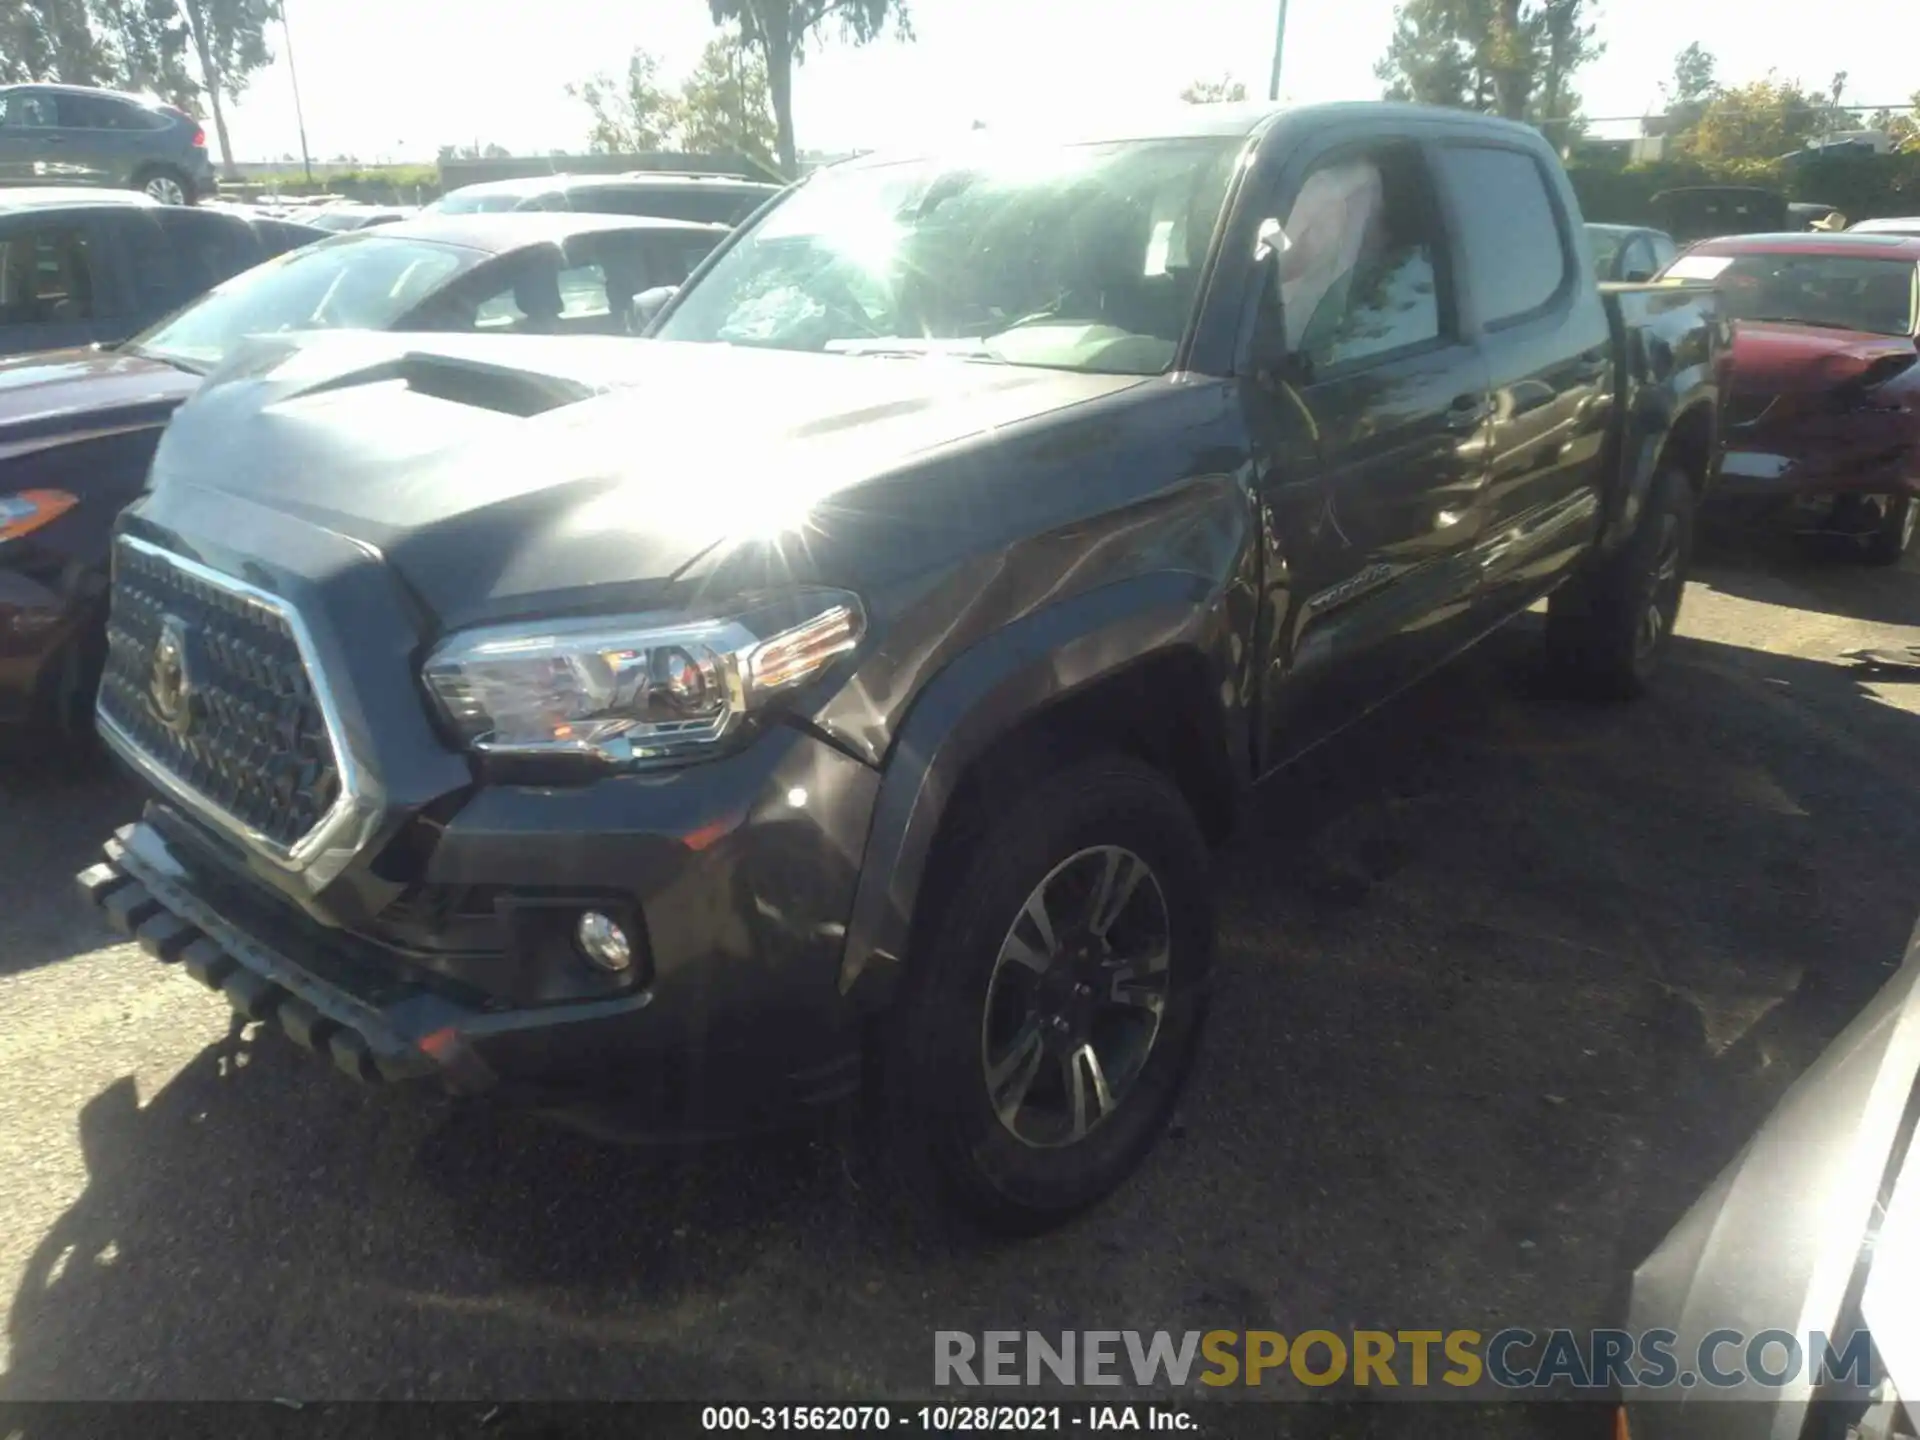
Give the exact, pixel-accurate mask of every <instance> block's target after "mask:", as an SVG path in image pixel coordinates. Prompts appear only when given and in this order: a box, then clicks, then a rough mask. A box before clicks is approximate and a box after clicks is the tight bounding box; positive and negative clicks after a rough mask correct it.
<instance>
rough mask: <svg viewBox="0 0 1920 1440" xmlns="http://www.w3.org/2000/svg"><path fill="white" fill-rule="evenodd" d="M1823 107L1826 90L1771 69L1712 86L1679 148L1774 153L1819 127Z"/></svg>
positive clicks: (1713, 156) (1795, 146)
mask: <svg viewBox="0 0 1920 1440" xmlns="http://www.w3.org/2000/svg"><path fill="white" fill-rule="evenodd" d="M1827 113H1828V101H1827V98H1826V97H1825V96H1815V95H1809V94H1807V92H1806V91H1804V90H1802V89H1801V88H1800V87H1799V86H1798V85H1797V84H1795V83H1793V82H1792V81H1787V80H1780V79H1776V78H1775V77H1774V76H1773V75H1771V74H1770V75H1768V76H1767V78H1766V79H1764V80H1755V81H1753V82H1752V83H1751V84H1747V85H1737V86H1734V87H1733V88H1731V89H1723V90H1720V91H1718V92H1716V93H1715V95H1714V97H1713V98H1712V99H1711V100H1709V101H1708V102H1707V104H1706V107H1705V109H1704V110H1703V111H1702V112H1701V115H1700V122H1699V124H1698V125H1696V126H1695V127H1694V129H1693V133H1692V134H1690V135H1689V136H1687V138H1686V141H1685V144H1684V149H1685V150H1686V152H1687V153H1688V154H1689V155H1692V156H1693V157H1695V158H1696V159H1699V160H1706V161H1724V160H1774V159H1778V158H1779V157H1780V156H1782V155H1785V154H1788V153H1789V152H1791V151H1794V150H1799V149H1801V148H1802V147H1804V146H1805V145H1806V143H1807V141H1808V140H1810V139H1812V138H1813V137H1814V136H1815V135H1816V134H1818V133H1820V127H1821V125H1822V124H1823V123H1824V121H1825V117H1826V115H1827Z"/></svg>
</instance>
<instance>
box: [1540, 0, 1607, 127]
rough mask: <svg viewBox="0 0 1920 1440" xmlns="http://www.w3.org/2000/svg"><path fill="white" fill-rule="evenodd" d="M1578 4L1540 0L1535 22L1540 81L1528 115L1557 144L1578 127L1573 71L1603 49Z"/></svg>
mask: <svg viewBox="0 0 1920 1440" xmlns="http://www.w3.org/2000/svg"><path fill="white" fill-rule="evenodd" d="M1581 6H1582V0H1543V3H1542V4H1541V7H1540V13H1539V17H1538V21H1537V32H1536V46H1537V49H1538V53H1539V65H1540V71H1539V74H1540V80H1539V87H1538V90H1537V91H1536V93H1535V96H1534V99H1533V101H1532V103H1531V107H1530V111H1529V118H1531V119H1532V120H1533V122H1534V124H1536V125H1538V126H1539V127H1540V129H1541V130H1542V132H1544V133H1545V135H1546V136H1547V138H1548V139H1549V140H1551V141H1553V143H1554V144H1555V145H1556V146H1564V145H1565V144H1566V143H1567V141H1568V140H1569V139H1571V138H1572V136H1573V135H1574V134H1575V133H1576V132H1577V131H1578V130H1579V128H1580V121H1579V119H1578V115H1579V110H1580V97H1579V96H1578V95H1576V94H1575V93H1574V91H1573V85H1572V83H1571V82H1572V79H1573V74H1574V72H1575V71H1576V70H1578V69H1579V68H1580V67H1581V66H1582V65H1585V64H1586V63H1587V62H1588V61H1590V60H1597V59H1599V58H1600V56H1601V54H1603V53H1604V52H1605V50H1606V46H1604V45H1602V44H1601V43H1600V42H1599V41H1598V40H1596V39H1595V38H1594V27H1593V26H1592V25H1590V24H1586V23H1584V17H1583V15H1582V13H1581Z"/></svg>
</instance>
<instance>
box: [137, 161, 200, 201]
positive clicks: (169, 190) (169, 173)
mask: <svg viewBox="0 0 1920 1440" xmlns="http://www.w3.org/2000/svg"><path fill="white" fill-rule="evenodd" d="M133 188H134V189H136V190H141V191H144V192H145V193H146V194H147V195H148V196H150V197H151V198H153V199H155V200H158V201H159V202H160V203H161V204H162V205H191V204H193V182H192V181H191V180H189V179H187V177H186V176H185V175H182V174H181V173H180V172H179V171H178V170H176V169H174V168H173V167H172V166H171V165H150V166H148V167H147V168H146V169H144V170H142V171H141V172H140V173H139V174H138V175H135V176H134V177H133Z"/></svg>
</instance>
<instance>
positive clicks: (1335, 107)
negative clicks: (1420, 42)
mask: <svg viewBox="0 0 1920 1440" xmlns="http://www.w3.org/2000/svg"><path fill="white" fill-rule="evenodd" d="M1281 116H1286V117H1289V118H1290V119H1295V120H1299V121H1302V122H1304V123H1309V124H1310V123H1312V122H1313V121H1315V120H1320V119H1324V120H1335V119H1338V120H1342V121H1348V122H1351V121H1364V120H1401V121H1415V120H1418V121H1422V122H1427V123H1431V122H1434V121H1439V122H1442V123H1445V124H1447V125H1450V126H1455V127H1466V126H1472V127H1474V128H1476V129H1498V130H1502V131H1507V132H1510V133H1513V134H1517V135H1521V136H1524V137H1528V138H1531V139H1532V140H1534V141H1536V142H1538V141H1540V140H1541V136H1540V132H1539V131H1537V130H1535V129H1533V128H1532V127H1531V126H1527V125H1521V124H1519V123H1518V122H1516V121H1512V120H1502V119H1500V118H1499V117H1497V116H1493V115H1480V114H1476V113H1474V112H1472V111H1467V110H1452V109H1447V108H1445V107H1442V106H1438V105H1405V104H1401V103H1400V102H1398V101H1393V100H1338V101H1331V102H1328V103H1326V104H1323V105H1282V104H1279V103H1278V102H1276V101H1271V100H1246V101H1235V102H1232V103H1226V104H1219V105H1171V106H1159V107H1149V108H1145V109H1142V108H1141V107H1139V106H1126V107H1123V108H1121V109H1119V110H1117V111H1113V112H1107V113H1100V112H1099V111H1098V110H1096V112H1095V113H1094V114H1093V115H1092V116H1084V115H1076V117H1075V118H1073V119H1070V120H1067V121H1064V122H1062V123H1061V124H1060V125H1059V126H1047V127H1044V128H1040V129H1035V128H1032V127H1029V126H1025V125H1022V126H1017V127H1011V128H1009V129H1008V130H1006V131H999V130H996V129H995V128H994V127H992V126H986V127H983V128H981V129H979V130H975V131H971V132H968V134H967V135H966V136H964V137H963V138H961V139H960V140H959V141H958V142H957V144H955V145H953V146H952V147H951V148H955V149H962V148H964V147H965V146H967V145H970V144H986V145H992V144H995V143H997V142H999V141H1001V140H1015V141H1018V142H1019V143H1020V144H1023V145H1025V144H1030V143H1034V142H1048V141H1050V142H1053V143H1056V144H1099V143H1101V142H1103V141H1122V140H1201V139H1208V138H1212V137H1220V138H1228V139H1230V138H1232V137H1234V136H1252V135H1254V134H1256V133H1258V132H1259V131H1260V130H1262V129H1264V128H1265V127H1266V126H1267V124H1268V123H1269V122H1271V121H1273V120H1276V119H1278V118H1280V117H1281ZM942 148H948V147H941V146H938V145H929V146H921V147H916V148H915V149H912V150H893V151H884V150H882V151H875V152H873V153H871V154H868V155H860V156H856V157H855V158H853V159H851V160H842V161H840V162H839V164H837V165H835V166H832V167H830V168H833V169H841V168H849V169H850V168H854V167H858V166H864V165H868V164H883V165H884V164H889V163H892V162H896V161H899V160H903V159H908V158H912V157H913V156H916V155H927V154H931V153H937V152H938V151H939V150H940V149H942Z"/></svg>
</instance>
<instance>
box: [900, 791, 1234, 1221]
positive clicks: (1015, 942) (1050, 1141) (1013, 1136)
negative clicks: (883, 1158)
mask: <svg viewBox="0 0 1920 1440" xmlns="http://www.w3.org/2000/svg"><path fill="white" fill-rule="evenodd" d="M981 808H982V809H983V810H984V812H985V813H984V815H982V816H981V817H980V823H977V824H975V825H973V826H970V827H969V828H968V830H967V831H966V832H965V833H964V835H963V836H962V837H961V838H960V839H959V841H958V843H957V844H955V845H953V846H951V847H948V848H946V849H945V851H944V853H945V855H946V856H947V857H948V859H949V860H950V862H951V863H950V864H948V865H947V866H945V867H944V868H945V870H946V872H947V875H948V877H949V878H948V883H947V884H946V885H944V886H943V887H942V889H941V890H940V891H939V892H938V893H937V894H935V895H933V896H930V897H929V898H928V901H927V903H928V904H929V906H930V907H931V910H930V913H928V914H927V915H926V916H924V917H923V918H924V920H925V921H927V922H928V923H925V924H922V925H920V926H917V927H916V933H917V934H919V935H923V936H925V937H926V939H925V941H924V942H923V946H924V948H923V949H921V951H920V952H919V953H918V954H916V955H915V957H914V958H913V960H912V962H911V966H910V970H909V973H908V978H907V981H906V985H905V988H904V993H903V994H902V996H901V998H900V1003H899V1005H898V1006H897V1008H896V1009H895V1010H894V1011H893V1012H892V1013H891V1014H890V1015H889V1017H888V1020H887V1023H888V1025H889V1028H890V1040H891V1043H890V1045H889V1046H888V1047H887V1051H886V1056H885V1068H884V1071H883V1081H882V1083H883V1084H884V1085H885V1087H886V1092H887V1093H886V1097H885V1099H886V1106H887V1115H888V1120H889V1122H890V1123H889V1132H890V1133H889V1135H888V1137H887V1138H888V1140H889V1142H890V1145H891V1147H892V1149H893V1151H894V1159H895V1161H896V1162H897V1163H898V1164H899V1165H900V1167H901V1169H902V1170H903V1171H904V1173H905V1175H906V1177H907V1178H908V1180H909V1183H910V1185H911V1187H912V1188H913V1189H914V1190H915V1191H916V1192H918V1193H919V1195H920V1196H921V1197H922V1198H927V1199H932V1200H934V1201H936V1202H937V1203H938V1204H939V1206H940V1207H941V1208H942V1209H944V1210H946V1211H947V1212H949V1213H952V1212H954V1211H957V1212H959V1214H960V1215H962V1216H964V1217H965V1218H966V1219H968V1220H970V1221H971V1222H973V1223H974V1224H976V1225H979V1226H981V1227H984V1228H985V1229H988V1230H990V1231H993V1232H996V1233H1000V1234H1033V1233H1037V1232H1038V1231H1041V1230H1045V1229H1047V1228H1049V1227H1051V1226H1054V1225H1057V1224H1059V1223H1061V1222H1062V1221H1064V1220H1066V1219H1068V1218H1069V1217H1071V1216H1072V1215H1074V1214H1076V1213H1077V1212H1079V1211H1081V1210H1083V1209H1085V1208H1087V1207H1088V1206H1090V1205H1092V1204H1093V1203H1094V1202H1095V1201H1097V1200H1099V1199H1101V1198H1102V1197H1103V1196H1105V1195H1106V1194H1108V1192H1110V1191H1111V1190H1113V1189H1114V1188H1115V1187H1116V1186H1117V1185H1119V1184H1120V1182H1121V1181H1123V1180H1124V1179H1126V1177H1127V1176H1128V1175H1129V1174H1130V1173H1131V1172H1132V1171H1133V1170H1134V1168H1135V1167H1136V1166H1137V1165H1139V1163H1140V1161H1141V1160H1142V1159H1143V1158H1144V1157H1145V1156H1146V1154H1147V1152H1148V1151H1149V1150H1150V1149H1151V1148H1152V1146H1153V1144H1154V1142H1155V1141H1156V1140H1157V1139H1158V1138H1159V1135H1160V1132H1161V1130H1162V1129H1163V1128H1164V1127H1165V1125H1166V1121H1167V1117H1168V1116H1169V1115H1170V1114H1171V1112H1172V1110H1173V1106H1174V1103H1175V1101H1176V1100H1177V1099H1178V1098H1179V1094H1180V1090H1181V1088H1182V1086H1183V1084H1184V1083H1185V1079H1186V1075H1187V1071H1188V1069H1189V1068H1190V1063H1191V1061H1192V1058H1193V1055H1194V1052H1195V1050H1196V1048H1197V1045H1198V1041H1199V1037H1200V1033H1201V1029H1202V1027H1203V1022H1204V1019H1205V1014H1206V998H1207V977H1208V971H1209V968H1210V966H1211V962H1212V956H1213V896H1212V889H1211V884H1210V880H1209V876H1208V852H1207V845H1206V841H1205V839H1204V838H1203V837H1202V835H1201V833H1200V828H1199V826H1198V824H1197V823H1196V822H1195V819H1194V816H1193V814H1192V812H1191V810H1190V809H1189V808H1188V806H1187V804H1186V802H1185V801H1184V800H1183V799H1182V798H1181V796H1180V793H1179V792H1178V791H1177V790H1176V789H1175V788H1174V786H1173V785H1172V783H1171V782H1170V781H1169V780H1168V779H1167V778H1166V776H1164V775H1162V774H1161V773H1160V772H1159V771H1157V770H1154V769H1152V768H1151V767H1149V766H1147V765H1144V764H1142V763H1140V762H1138V761H1135V760H1132V759H1130V758H1127V757H1125V756H1120V755H1109V756H1102V757H1098V758H1095V759H1091V760H1086V761H1081V762H1079V763H1076V764H1074V765H1072V766H1071V768H1068V769H1065V770H1060V771H1056V772H1055V773H1053V774H1052V775H1051V776H1049V777H1047V778H1044V779H1042V780H1041V781H1040V782H1039V783H1038V784H1029V785H1023V786H1020V787H1018V788H1016V787H1013V786H1011V785H1009V787H1008V789H1007V790H1006V791H1005V792H1003V793H1002V794H1000V795H998V796H995V797H989V802H988V804H987V805H986V806H984V807H981ZM1115 877H1117V878H1118V879H1120V880H1121V881H1122V882H1123V883H1121V884H1120V885H1118V886H1116V887H1114V888H1113V889H1112V890H1111V891H1110V892H1109V893H1111V894H1114V895H1118V894H1120V893H1121V892H1122V891H1124V892H1125V895H1126V898H1125V900H1124V901H1122V902H1121V903H1120V904H1119V905H1118V906H1117V907H1113V906H1109V912H1110V913H1108V914H1107V915H1106V917H1105V918H1106V920H1107V923H1106V924H1105V925H1104V926H1102V927H1100V929H1101V930H1102V932H1103V934H1102V935H1101V936H1098V937H1096V936H1095V935H1093V934H1091V933H1086V932H1085V929H1084V927H1085V925H1086V921H1087V918H1088V915H1089V913H1090V911H1091V909H1092V907H1093V904H1094V902H1095V901H1096V900H1097V898H1098V896H1099V894H1100V887H1101V886H1102V884H1103V883H1104V882H1106V881H1107V880H1109V879H1111V878H1115ZM1127 882H1130V883H1127ZM1036 897H1044V898H1043V900H1042V902H1041V903H1042V909H1043V910H1044V912H1045V914H1046V915H1047V917H1048V919H1049V922H1050V928H1051V929H1052V931H1053V939H1054V941H1055V942H1056V944H1055V945H1054V947H1053V963H1052V965H1051V966H1050V967H1048V968H1047V969H1046V972H1045V974H1044V975H1043V974H1041V973H1039V972H1038V971H1037V970H1036V968H1035V966H1034V964H1033V960H1034V959H1035V958H1036V957H1037V955H1038V952H1040V951H1041V950H1044V949H1046V948H1047V946H1046V943H1045V937H1044V934H1043V932H1042V931H1041V930H1040V929H1039V928H1038V926H1037V924H1036V921H1035V919H1034V918H1032V915H1031V913H1030V909H1029V907H1030V906H1031V905H1032V904H1033V903H1034V900H1035V898H1036ZM1079 942H1085V944H1084V947H1083V946H1082V945H1081V943H1079ZM1156 955H1160V956H1164V959H1163V961H1162V965H1161V968H1159V969H1157V970H1156V969H1155V967H1154V963H1153V961H1154V957H1155V956H1156ZM1075 980H1078V981H1080V982H1081V983H1080V984H1078V985H1075V984H1073V983H1072V982H1073V981H1075ZM1123 993H1124V997H1125V998H1124V999H1122V998H1121V997H1122V996H1123ZM1156 996H1157V997H1158V998H1157V999H1156V998H1155V997H1156ZM1156 1008H1157V1014H1156V1013H1154V1012H1155V1010H1156ZM1050 1012H1057V1015H1050ZM1049 1022H1051V1023H1049ZM1086 1051H1091V1052H1092V1054H1093V1056H1094V1061H1095V1062H1096V1063H1095V1065H1093V1066H1090V1065H1089V1064H1088V1063H1087V1061H1086V1060H1085V1058H1084V1053H1085V1052H1086ZM1010 1067H1011V1068H1010ZM1070 1076H1071V1077H1073V1078H1072V1079H1071V1080H1070V1079H1069V1077H1070ZM1096 1076H1097V1078H1096ZM990 1081H993V1082H997V1083H998V1086H999V1088H998V1090H997V1092H995V1096H994V1098H990V1092H989V1084H990ZM1076 1095H1077V1097H1078V1100H1079V1105H1078V1107H1077V1108H1076V1104H1075V1099H1076ZM1103 1100H1105V1101H1106V1102H1107V1104H1106V1105H1103V1103H1102V1102H1103ZM1009 1101H1013V1102H1014V1103H1012V1104H1011V1105H1009V1104H1008V1102H1009ZM1108 1105H1110V1107H1111V1108H1107V1106H1108ZM1003 1111H1004V1113H1005V1116H1006V1118H1003Z"/></svg>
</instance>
